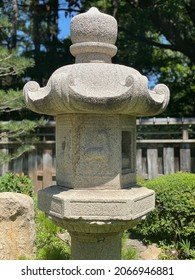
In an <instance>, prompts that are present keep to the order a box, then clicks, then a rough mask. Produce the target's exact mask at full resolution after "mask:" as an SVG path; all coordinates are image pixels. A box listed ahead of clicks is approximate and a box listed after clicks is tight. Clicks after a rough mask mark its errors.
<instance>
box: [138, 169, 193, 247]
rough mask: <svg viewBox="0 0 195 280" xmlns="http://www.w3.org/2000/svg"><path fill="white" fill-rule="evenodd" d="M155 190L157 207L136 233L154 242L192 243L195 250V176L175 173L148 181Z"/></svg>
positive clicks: (178, 244) (178, 245) (146, 182)
mask: <svg viewBox="0 0 195 280" xmlns="http://www.w3.org/2000/svg"><path fill="white" fill-rule="evenodd" d="M142 185H144V186H145V187H147V188H149V189H153V190H154V191H155V195H156V207H155V210H154V211H152V212H151V213H150V214H149V215H148V216H147V218H146V219H145V221H142V222H141V223H139V224H138V225H137V227H136V229H135V233H136V234H141V235H142V238H144V239H145V240H148V241H152V242H157V243H159V242H163V243H164V244H173V243H175V244H177V248H179V249H182V246H180V245H182V244H186V243H187V244H190V249H193V250H194V249H195V174H190V173H181V172H179V173H175V174H170V175H164V176H161V177H159V178H156V179H152V180H149V181H145V182H144V183H143V181H142ZM188 247H189V246H188Z"/></svg>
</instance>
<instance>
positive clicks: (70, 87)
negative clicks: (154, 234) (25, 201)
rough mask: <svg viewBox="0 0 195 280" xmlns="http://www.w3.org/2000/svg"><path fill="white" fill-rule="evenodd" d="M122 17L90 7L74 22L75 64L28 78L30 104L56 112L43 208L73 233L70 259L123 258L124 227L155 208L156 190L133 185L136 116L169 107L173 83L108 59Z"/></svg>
mask: <svg viewBox="0 0 195 280" xmlns="http://www.w3.org/2000/svg"><path fill="white" fill-rule="evenodd" d="M116 38H117V22H116V20H115V19H114V18H113V17H111V16H109V15H106V14H103V13H100V12H99V11H98V10H97V9H96V8H91V9H90V10H89V11H88V12H87V13H84V14H81V15H78V16H75V17H74V18H73V19H72V21H71V40H72V42H73V45H72V46H71V47H70V51H71V53H72V54H73V55H74V56H75V62H76V63H75V64H73V65H68V66H64V67H61V68H59V69H57V70H56V71H55V72H54V73H53V74H52V76H51V77H50V79H49V81H48V83H47V85H46V87H44V88H40V87H39V85H38V84H37V83H36V82H28V83H27V84H26V85H25V87H24V96H25V101H26V104H27V106H28V107H29V108H30V109H31V110H33V111H35V112H38V113H44V114H48V115H54V116H56V181H57V184H56V186H51V187H48V188H46V189H44V190H41V191H39V193H38V207H39V209H40V210H42V211H44V212H45V213H46V214H47V215H48V216H50V217H51V218H52V219H53V220H54V221H55V222H56V223H57V224H58V225H60V226H61V227H63V228H66V229H67V230H68V231H69V232H70V235H71V239H72V242H71V243H72V253H71V258H72V259H120V258H121V252H120V251H121V234H122V232H123V231H124V230H125V229H128V228H130V227H132V226H134V225H135V224H136V223H137V222H138V221H139V220H140V219H141V218H143V217H145V215H146V214H147V213H149V212H150V211H152V210H153V209H154V199H155V198H154V192H153V191H152V190H149V189H146V188H144V187H141V186H137V185H136V164H135V163H136V116H148V115H156V114H158V113H161V112H163V111H164V110H165V108H166V106H167V104H168V101H169V90H168V88H167V87H166V86H165V85H162V84H161V85H157V86H156V87H155V88H154V90H152V91H150V90H148V80H147V78H146V77H144V76H142V75H141V74H140V73H139V72H138V71H137V70H135V69H133V68H130V67H126V66H122V65H114V64H112V63H111V58H112V57H113V56H114V55H115V54H116V52H117V47H116V46H115V45H114V44H115V42H116Z"/></svg>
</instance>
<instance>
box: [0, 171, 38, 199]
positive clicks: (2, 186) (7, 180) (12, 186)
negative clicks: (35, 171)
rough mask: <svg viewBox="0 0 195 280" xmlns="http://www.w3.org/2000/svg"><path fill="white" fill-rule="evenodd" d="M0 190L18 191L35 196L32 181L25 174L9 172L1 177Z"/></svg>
mask: <svg viewBox="0 0 195 280" xmlns="http://www.w3.org/2000/svg"><path fill="white" fill-rule="evenodd" d="M0 192H17V193H22V194H26V195H29V196H31V197H33V185H32V181H31V180H30V179H29V178H28V177H27V176H25V175H17V174H13V173H11V172H8V173H6V174H5V175H4V176H3V177H0Z"/></svg>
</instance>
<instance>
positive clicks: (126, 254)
mask: <svg viewBox="0 0 195 280" xmlns="http://www.w3.org/2000/svg"><path fill="white" fill-rule="evenodd" d="M128 238H129V234H128V233H127V232H124V233H123V236H122V252H121V255H122V260H137V259H138V252H137V251H136V250H135V249H134V248H132V247H129V246H127V239H128Z"/></svg>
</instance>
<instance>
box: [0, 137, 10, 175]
mask: <svg viewBox="0 0 195 280" xmlns="http://www.w3.org/2000/svg"><path fill="white" fill-rule="evenodd" d="M0 135H1V138H0V142H1V143H2V145H3V146H4V147H3V149H1V153H2V154H4V155H8V154H9V149H8V147H6V145H7V144H8V141H9V139H8V137H7V133H6V132H2V133H1V134H0ZM6 143H7V144H6ZM8 170H9V164H8V163H7V162H5V163H3V164H2V165H1V166H0V173H1V174H0V175H1V176H3V175H5V173H6V172H8Z"/></svg>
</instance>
